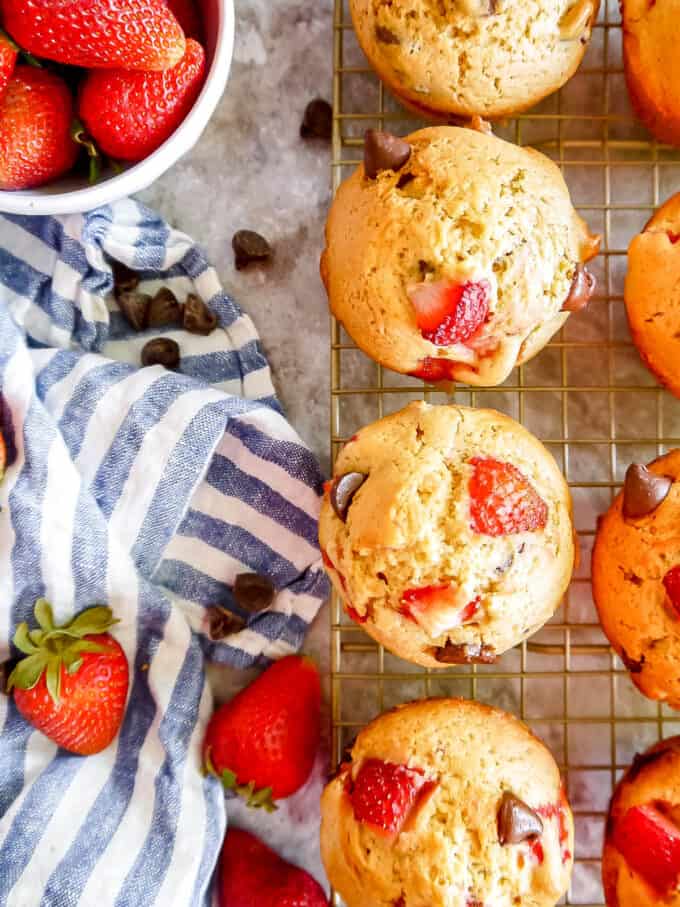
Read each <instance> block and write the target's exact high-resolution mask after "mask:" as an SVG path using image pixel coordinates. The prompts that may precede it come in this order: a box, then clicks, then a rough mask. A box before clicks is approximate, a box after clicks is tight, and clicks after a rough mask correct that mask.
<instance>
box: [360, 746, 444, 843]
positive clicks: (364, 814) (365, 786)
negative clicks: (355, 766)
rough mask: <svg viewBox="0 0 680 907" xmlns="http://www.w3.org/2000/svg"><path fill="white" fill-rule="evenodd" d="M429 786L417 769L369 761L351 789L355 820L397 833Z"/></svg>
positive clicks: (385, 831)
mask: <svg viewBox="0 0 680 907" xmlns="http://www.w3.org/2000/svg"><path fill="white" fill-rule="evenodd" d="M426 787H427V788H428V789H431V787H432V785H431V783H430V782H428V781H427V780H426V778H425V777H424V775H423V773H422V772H420V771H418V770H417V769H413V768H407V766H405V765H396V764H395V763H394V762H383V761H382V760H381V759H366V760H365V761H364V762H363V763H362V765H361V768H360V769H359V772H358V774H357V776H356V778H355V779H354V782H353V783H352V786H351V789H350V799H351V801H352V809H353V810H354V818H355V819H356V820H357V822H363V823H364V825H370V826H371V827H372V828H373V830H374V831H378V832H384V833H387V834H397V833H398V832H400V831H401V829H402V828H403V826H404V824H405V823H406V821H407V819H408V817H409V815H410V813H411V812H412V810H413V808H414V806H415V805H416V803H417V801H418V799H419V794H421V792H424V789H425V788H426Z"/></svg>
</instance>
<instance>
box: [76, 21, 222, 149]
mask: <svg viewBox="0 0 680 907" xmlns="http://www.w3.org/2000/svg"><path fill="white" fill-rule="evenodd" d="M204 77H205V51H204V50H203V48H202V47H201V45H200V44H199V43H198V42H197V41H194V40H192V39H189V40H188V41H187V49H186V53H185V54H184V57H183V58H182V60H181V61H180V62H179V63H178V64H177V66H175V67H174V68H173V69H169V70H167V71H166V72H129V71H127V70H125V69H105V70H93V71H92V72H90V73H88V75H87V76H86V77H85V80H84V82H83V83H82V85H81V88H80V96H79V101H78V115H79V117H80V119H81V120H82V121H83V123H84V124H85V127H86V129H87V131H88V133H89V134H90V136H91V137H92V138H93V139H94V141H95V143H96V144H97V146H98V147H99V149H100V150H101V151H103V152H104V154H106V155H108V156H109V157H112V158H114V159H116V160H121V161H141V160H142V159H143V158H145V157H148V155H150V154H151V153H152V152H153V151H155V150H156V148H158V147H159V146H160V145H162V144H163V142H164V141H165V140H166V139H167V138H169V137H170V136H171V135H172V133H173V132H174V131H175V129H177V127H178V126H179V124H180V123H181V122H182V120H183V119H184V118H185V116H186V115H187V114H188V113H189V111H190V110H191V108H192V107H193V104H194V101H195V100H196V98H197V97H198V93H199V91H200V90H201V86H202V85H203V79H204Z"/></svg>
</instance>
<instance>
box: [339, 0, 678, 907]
mask: <svg viewBox="0 0 680 907" xmlns="http://www.w3.org/2000/svg"><path fill="white" fill-rule="evenodd" d="M603 3H604V6H603V7H602V8H601V9H600V13H599V18H598V23H597V25H596V27H595V29H594V32H593V37H592V41H591V44H590V47H589V49H588V52H587V55H586V58H585V59H584V61H583V64H582V66H581V68H580V70H579V72H578V74H577V75H575V76H574V77H573V78H572V79H571V81H570V82H569V83H568V84H567V85H566V86H565V87H564V88H563V89H562V90H561V91H560V92H559V93H558V94H556V95H553V96H552V97H550V98H548V99H546V100H545V101H544V102H542V103H541V104H540V105H539V106H538V107H536V108H535V109H534V110H533V111H531V112H530V113H527V114H525V115H522V116H519V117H517V118H513V119H511V120H507V121H504V122H503V123H501V124H497V125H496V126H495V127H494V131H495V133H496V135H499V136H501V137H502V138H507V139H510V140H512V141H515V142H516V143H518V144H520V145H524V144H530V145H533V146H534V147H535V148H538V149H539V150H541V151H542V152H543V153H544V154H546V155H548V156H549V157H551V158H553V159H554V160H555V161H557V163H558V164H559V166H560V167H561V168H562V171H563V173H564V175H565V177H566V180H567V182H568V183H569V186H570V189H571V193H572V198H573V200H574V203H575V205H576V207H577V208H578V210H579V211H580V213H581V214H582V216H583V217H585V219H586V220H587V221H588V223H589V224H590V227H591V229H592V230H593V231H596V232H599V233H601V234H602V237H603V250H602V254H601V255H600V257H599V258H598V259H596V260H595V262H593V263H592V265H593V267H592V268H591V270H593V271H594V273H595V274H596V276H597V279H598V291H597V295H596V296H595V298H594V299H593V300H592V301H591V303H590V305H589V307H588V309H586V310H585V312H582V313H580V314H577V315H574V316H572V317H571V318H570V319H569V322H568V324H567V325H566V326H565V327H564V329H563V330H562V331H561V332H560V334H559V335H558V336H557V337H556V338H555V339H554V341H553V342H552V343H551V344H550V345H549V346H548V347H547V348H546V349H545V350H543V351H542V352H541V353H540V354H539V355H538V357H536V358H535V359H534V360H532V361H531V362H529V363H527V364H526V365H524V366H522V367H521V368H518V369H516V370H515V371H514V372H513V374H512V375H511V376H510V378H509V379H508V380H507V381H506V383H505V384H504V385H503V386H501V387H499V388H488V389H487V388H476V389H474V390H473V389H471V388H468V387H466V386H464V385H457V386H456V387H455V388H454V391H453V392H452V393H451V394H448V395H447V394H443V393H441V392H440V391H438V390H436V389H435V388H432V387H427V386H425V385H423V384H422V382H420V381H417V380H416V379H412V378H407V377H404V376H400V375H397V374H395V373H393V372H390V371H389V370H387V369H382V368H381V367H379V366H377V365H375V364H374V363H372V362H370V361H369V360H368V359H367V357H365V356H364V355H363V354H362V353H361V352H360V351H359V350H357V349H356V347H355V346H354V344H353V343H352V341H351V340H350V338H349V337H348V336H347V335H346V334H345V332H344V331H343V330H342V328H341V327H340V326H339V325H338V324H337V323H333V325H332V329H331V331H332V332H331V450H332V455H333V457H335V456H336V455H337V452H338V450H339V448H340V447H341V446H342V444H343V443H344V442H345V441H346V440H347V439H348V438H350V437H351V436H352V434H354V432H355V431H356V430H357V429H358V428H360V427H361V426H362V425H364V424H366V423H367V422H370V421H372V420H374V419H377V418H379V417H381V416H383V415H386V414H388V413H390V412H393V411H395V410H397V409H400V408H401V407H402V406H404V405H405V404H406V403H408V402H409V401H411V400H415V399H418V398H423V399H426V400H429V401H431V402H458V403H464V404H468V405H472V406H489V407H493V408H495V409H499V410H501V411H503V412H506V413H508V414H509V415H511V416H513V417H514V418H516V419H519V420H520V421H521V422H523V423H524V424H525V425H526V426H527V427H528V428H529V429H530V430H531V431H533V432H534V434H536V435H537V436H538V437H539V438H541V440H542V441H543V442H544V443H545V444H546V446H547V447H548V448H549V449H550V450H551V451H552V453H553V454H554V456H555V458H556V459H557V462H558V464H559V465H560V467H561V468H562V470H563V472H564V473H565V475H566V477H567V480H568V482H569V485H570V487H571V491H572V495H573V498H574V507H575V522H576V528H577V530H578V536H579V542H580V552H581V560H580V565H579V567H578V568H577V570H576V573H575V577H574V580H573V582H572V584H571V587H570V589H569V592H568V594H567V596H566V599H565V601H564V603H563V605H562V607H561V608H560V610H559V611H558V613H557V614H556V615H555V617H554V618H553V620H552V621H551V622H550V623H549V624H548V625H547V626H546V627H545V628H544V629H543V630H542V631H541V632H539V633H538V634H536V635H535V636H534V637H533V638H532V639H531V640H530V641H529V642H527V643H523V644H522V645H521V646H519V647H517V648H516V649H514V650H513V651H511V652H509V653H507V654H506V655H505V656H503V658H502V659H500V661H499V662H498V663H497V664H495V665H491V666H486V665H479V666H477V665H475V666H471V667H467V666H466V667H460V668H459V667H451V668H447V669H445V670H441V671H429V670H425V669H422V668H418V667H416V666H413V665H410V664H408V663H407V662H405V661H402V660H400V659H398V658H396V657H394V656H392V655H390V653H389V652H387V651H385V650H384V649H382V648H381V647H379V646H377V645H376V644H375V643H373V641H372V640H370V639H369V637H367V636H366V635H365V634H364V633H363V631H362V630H361V628H360V627H357V626H356V625H355V624H353V623H352V622H351V621H350V620H349V619H348V618H346V617H345V615H344V614H343V611H342V608H341V606H340V602H339V600H338V599H337V597H335V598H334V600H333V603H332V608H331V621H332V626H331V647H332V651H331V665H332V716H333V751H334V753H333V755H334V759H335V761H336V762H337V761H338V760H339V758H340V756H341V754H342V752H343V750H344V748H345V746H346V745H347V744H348V743H349V742H350V741H351V740H352V738H353V737H354V736H355V735H356V734H357V732H358V730H359V729H360V728H361V727H362V726H363V725H364V724H365V723H366V722H367V721H369V720H370V719H371V718H373V717H375V716H376V715H378V714H379V713H380V712H382V711H384V710H385V709H388V708H390V707H392V706H394V705H396V704H398V703H400V702H405V701H408V700H411V699H418V698H421V697H423V696H438V695H439V696H441V695H462V696H467V697H472V698H477V699H479V700H482V701H484V702H489V703H493V704H495V705H498V706H500V707H502V708H506V709H508V710H510V711H514V712H515V713H516V714H518V715H520V716H521V717H522V718H523V719H524V720H525V721H526V722H527V723H528V724H529V725H530V726H531V727H532V728H533V729H534V730H535V731H536V733H537V734H539V736H541V737H542V738H543V739H544V740H545V742H546V743H547V744H548V745H549V746H550V747H551V749H552V751H553V753H554V754H555V757H556V758H557V760H558V762H559V763H560V767H561V769H562V771H563V773H564V776H565V780H566V784H567V788H568V793H569V799H570V801H571V804H572V807H573V808H574V813H575V821H576V853H575V856H576V864H575V868H574V874H573V880H572V885H571V889H570V891H569V893H568V895H567V897H566V898H565V900H564V903H566V904H579V905H585V907H602V905H603V896H602V888H601V884H600V865H599V857H600V851H601V845H602V832H603V828H604V820H605V813H606V809H607V804H608V801H609V797H610V796H611V793H612V789H613V785H614V784H615V782H616V780H617V779H618V777H619V776H620V774H621V772H622V771H623V769H624V768H625V767H626V766H627V764H628V763H629V762H630V761H631V759H632V757H633V755H634V753H635V752H636V751H638V750H641V749H644V748H645V747H646V746H648V745H649V744H651V743H653V742H655V741H656V740H658V739H660V738H661V737H666V736H670V735H671V734H675V733H678V732H680V714H678V713H674V712H673V711H671V710H669V709H667V708H666V707H665V706H660V705H658V704H655V703H652V702H649V701H648V700H646V699H645V698H644V697H642V696H641V695H640V694H639V693H637V692H636V691H635V689H634V687H633V686H632V684H631V682H630V680H629V678H628V675H627V673H626V672H625V670H624V669H623V666H622V665H621V663H620V662H619V660H618V659H617V658H616V656H615V655H614V654H613V652H612V651H611V650H610V648H609V646H608V644H607V641H606V639H605V637H604V636H603V634H602V631H601V630H600V627H599V624H598V621H597V614H596V611H595V608H594V605H593V602H592V597H591V591H590V553H591V549H592V542H593V537H594V534H595V524H596V519H597V514H598V513H601V512H602V511H604V510H605V509H606V508H607V506H608V504H609V502H610V501H611V499H612V497H613V496H614V494H615V493H616V491H617V490H618V488H619V487H620V484H621V481H622V478H623V474H624V472H625V470H626V467H627V466H628V464H629V463H631V462H632V461H638V462H640V461H641V462H648V461H649V460H651V459H653V458H654V457H655V456H658V455H659V454H660V453H663V452H664V451H666V450H667V449H669V448H671V447H676V446H680V401H677V400H675V399H674V398H673V397H671V396H670V395H668V394H667V393H666V392H665V391H663V390H662V389H660V388H659V387H658V386H657V384H656V382H655V381H654V379H653V378H652V377H651V375H650V374H649V373H648V372H647V371H646V369H645V368H644V367H643V366H642V365H641V363H640V361H639V357H638V355H637V353H636V351H635V349H634V348H633V346H632V344H631V342H630V338H629V334H628V330H627V326H626V319H625V311H624V306H623V278H624V276H625V268H626V257H625V256H626V248H627V245H628V243H629V241H630V239H631V238H632V236H633V235H634V234H635V233H637V232H638V231H639V230H640V228H641V227H642V226H643V224H644V223H645V222H646V221H647V220H648V218H649V217H650V215H651V213H652V211H653V210H654V208H655V207H657V206H658V204H659V203H660V202H662V201H664V200H665V199H666V198H667V197H668V196H669V195H671V194H672V193H673V192H675V191H677V190H678V189H680V155H679V154H678V152H677V151H673V150H672V149H670V148H668V147H666V146H663V145H660V144H657V143H656V142H653V141H650V137H649V135H648V134H647V133H646V132H645V131H644V129H642V127H641V126H640V125H639V124H638V123H637V122H636V121H635V118H634V117H633V115H632V113H631V111H630V107H629V104H628V99H627V94H626V88H625V83H624V77H623V68H622V62H621V21H620V14H619V10H618V5H617V3H616V0H603ZM333 68H334V87H333V100H334V130H333V188H334V189H336V188H337V187H338V185H339V184H340V182H341V181H342V180H343V179H344V178H345V177H346V176H348V175H349V173H350V172H351V171H352V170H353V168H354V166H355V165H356V163H357V161H358V160H359V159H360V158H361V156H362V146H363V133H364V131H365V130H366V129H367V128H369V127H381V128H382V127H384V128H387V129H390V130H392V131H394V132H397V133H398V134H402V135H403V134H406V133H407V132H410V131H411V130H413V129H415V128H418V127H419V126H420V125H422V124H421V123H420V122H419V121H418V120H416V119H414V118H413V117H412V115H410V114H408V113H406V112H405V111H404V110H403V109H402V108H401V107H400V106H399V105H398V104H397V103H396V102H395V101H394V100H393V99H392V98H391V96H390V95H389V93H388V92H387V91H385V90H384V89H383V87H382V85H381V84H380V83H379V81H378V79H377V77H376V76H375V75H374V74H373V73H372V72H371V70H370V68H369V67H368V64H367V62H366V59H365V57H364V56H363V54H362V53H361V51H360V50H359V48H358V45H357V42H356V38H355V36H354V32H353V30H352V24H351V19H350V15H349V11H348V8H347V0H335V10H334V48H333ZM589 267H590V266H589ZM334 897H335V899H334V902H333V903H334V904H337V905H339V904H341V901H340V899H339V897H338V896H337V895H335V896H334Z"/></svg>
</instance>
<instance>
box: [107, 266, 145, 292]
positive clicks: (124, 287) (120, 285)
mask: <svg viewBox="0 0 680 907" xmlns="http://www.w3.org/2000/svg"><path fill="white" fill-rule="evenodd" d="M111 269H112V270H113V289H114V291H115V293H116V294H118V293H125V292H127V291H129V290H136V289H137V287H138V286H139V274H137V272H136V271H133V270H132V268H128V266H127V265H124V264H123V262H122V261H114V262H112V264H111Z"/></svg>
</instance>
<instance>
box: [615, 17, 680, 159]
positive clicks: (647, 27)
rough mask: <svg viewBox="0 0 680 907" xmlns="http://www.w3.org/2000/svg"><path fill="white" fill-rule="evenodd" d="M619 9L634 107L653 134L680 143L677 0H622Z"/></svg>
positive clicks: (626, 71)
mask: <svg viewBox="0 0 680 907" xmlns="http://www.w3.org/2000/svg"><path fill="white" fill-rule="evenodd" d="M621 14H622V18H623V64H624V70H625V73H626V83H627V85H628V93H629V94H630V100H631V103H632V105H633V108H634V109H635V112H636V113H637V115H638V116H639V117H640V119H641V120H642V122H643V123H644V124H645V126H646V127H647V129H649V131H650V132H652V133H653V134H654V135H655V136H656V137H657V138H658V139H660V140H661V141H662V142H669V143H670V144H671V145H680V55H678V40H677V35H678V19H679V18H680V0H621Z"/></svg>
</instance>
